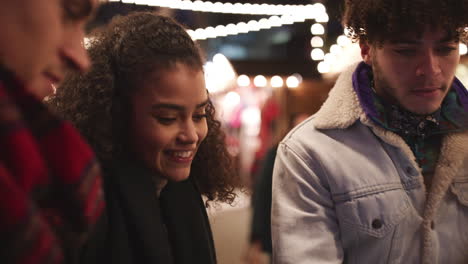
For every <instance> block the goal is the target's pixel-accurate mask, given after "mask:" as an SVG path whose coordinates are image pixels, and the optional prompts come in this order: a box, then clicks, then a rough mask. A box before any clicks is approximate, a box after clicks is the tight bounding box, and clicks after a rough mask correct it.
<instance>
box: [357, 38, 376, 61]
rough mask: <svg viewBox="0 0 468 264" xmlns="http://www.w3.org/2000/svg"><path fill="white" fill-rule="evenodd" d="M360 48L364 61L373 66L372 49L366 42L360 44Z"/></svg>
mask: <svg viewBox="0 0 468 264" xmlns="http://www.w3.org/2000/svg"><path fill="white" fill-rule="evenodd" d="M359 47H360V48H361V57H362V60H363V61H364V62H365V63H366V64H368V65H369V66H372V52H373V49H372V47H371V46H370V45H369V43H368V42H367V41H365V40H363V41H360V42H359Z"/></svg>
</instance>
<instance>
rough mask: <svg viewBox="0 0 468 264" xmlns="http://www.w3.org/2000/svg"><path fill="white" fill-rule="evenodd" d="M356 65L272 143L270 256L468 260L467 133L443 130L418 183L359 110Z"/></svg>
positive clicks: (403, 147) (406, 151) (403, 152)
mask: <svg viewBox="0 0 468 264" xmlns="http://www.w3.org/2000/svg"><path fill="white" fill-rule="evenodd" d="M354 69H355V66H353V67H350V68H349V69H347V70H346V71H345V72H343V73H342V74H341V76H340V77H339V78H338V80H337V82H336V84H335V87H334V88H333V89H332V91H331V92H330V95H329V98H328V99H327V101H326V102H325V104H324V105H323V106H322V108H321V109H320V110H319V112H318V113H317V114H315V115H314V116H312V117H311V118H309V119H308V120H306V121H304V122H303V123H301V124H300V125H299V126H298V127H296V128H295V129H293V130H292V131H291V132H290V133H289V134H288V135H287V136H286V137H285V138H284V140H283V141H282V142H281V143H280V146H279V148H278V153H277V158H276V161H275V169H274V173H273V200H272V217H271V221H272V242H273V263H281V264H287V263H294V264H301V263H327V264H328V263H359V264H361V263H372V264H373V263H424V264H426V263H440V264H445V263H451V264H452V263H454V264H457V263H468V227H467V225H468V133H452V134H448V135H446V136H445V137H444V139H443V141H442V148H441V152H440V156H439V161H438V163H437V167H436V171H435V173H434V175H433V178H432V185H431V188H430V189H429V190H426V187H425V185H424V180H423V176H422V174H421V169H420V167H419V166H418V164H417V163H416V161H415V157H414V155H413V153H412V152H411V149H410V148H409V147H408V145H407V144H406V143H405V142H404V141H403V139H401V138H400V137H399V136H398V135H396V134H394V133H392V132H390V131H387V130H384V129H382V128H380V127H377V126H375V125H374V124H373V123H372V121H370V120H369V119H368V118H367V117H366V115H365V113H364V112H363V110H362V108H361V106H360V104H359V101H358V98H357V95H356V94H355V92H354V90H353V87H352V82H351V78H352V74H353V71H354Z"/></svg>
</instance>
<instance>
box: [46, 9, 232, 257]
mask: <svg viewBox="0 0 468 264" xmlns="http://www.w3.org/2000/svg"><path fill="white" fill-rule="evenodd" d="M89 53H90V57H91V59H92V63H93V66H92V68H91V71H90V72H89V73H87V74H84V75H80V74H76V75H73V76H71V77H70V78H68V79H67V80H66V81H65V82H64V83H63V85H61V86H60V87H59V88H58V89H57V93H56V94H55V95H54V96H53V97H51V98H50V99H49V101H48V104H49V105H50V106H51V108H52V109H54V110H55V111H56V112H57V113H58V114H60V115H61V116H62V117H64V118H66V119H69V120H71V121H72V122H73V123H74V124H75V126H76V127H77V128H78V129H79V130H80V131H81V132H82V134H83V135H84V136H85V137H86V138H87V140H88V141H89V143H90V144H91V145H92V146H93V147H94V149H95V151H96V153H97V155H98V157H99V159H100V161H101V163H102V166H103V168H104V169H105V174H106V177H105V192H106V199H107V202H108V207H107V217H106V218H103V219H102V221H101V225H100V227H99V228H98V229H97V230H96V232H95V235H94V237H92V239H91V240H90V241H89V242H88V244H87V247H86V248H85V249H84V250H83V255H82V257H83V259H82V261H83V263H125V264H129V263H135V264H136V263H216V256H215V249H214V246H213V239H212V234H211V230H210V225H209V222H208V218H207V214H206V210H205V206H207V203H208V202H209V201H219V202H228V203H232V202H233V200H234V198H235V193H234V188H235V187H236V186H237V184H238V178H237V174H236V172H235V169H234V168H233V162H232V160H231V157H230V155H229V153H228V152H227V150H226V146H225V143H224V138H225V134H224V133H223V131H222V130H221V124H220V122H219V121H217V120H216V119H215V109H214V107H213V104H212V102H211V101H210V98H209V95H208V92H207V91H206V88H205V81H204V73H203V60H202V56H201V54H200V50H199V48H198V47H197V45H196V44H195V43H194V42H193V41H192V39H191V38H190V36H189V35H188V34H187V33H186V31H185V29H184V28H183V27H182V26H181V25H179V24H177V23H176V22H175V21H173V20H172V19H170V18H167V17H162V16H158V15H156V14H153V13H149V12H139V13H133V14H131V15H129V16H125V17H118V18H116V19H114V20H113V21H112V22H111V23H110V24H109V25H108V26H107V27H105V28H103V29H100V30H99V31H96V32H95V33H94V34H93V35H92V37H91V43H90V47H89ZM201 195H204V196H206V198H207V203H204V202H203V200H202V196H201Z"/></svg>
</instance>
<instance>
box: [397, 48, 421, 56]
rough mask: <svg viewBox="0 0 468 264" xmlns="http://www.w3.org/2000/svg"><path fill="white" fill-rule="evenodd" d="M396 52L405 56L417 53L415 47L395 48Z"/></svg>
mask: <svg viewBox="0 0 468 264" xmlns="http://www.w3.org/2000/svg"><path fill="white" fill-rule="evenodd" d="M395 52H396V53H398V54H400V55H403V56H412V55H415V54H416V50H414V49H395Z"/></svg>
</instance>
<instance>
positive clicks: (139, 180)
mask: <svg viewBox="0 0 468 264" xmlns="http://www.w3.org/2000/svg"><path fill="white" fill-rule="evenodd" d="M116 164H117V165H115V166H114V168H113V169H112V170H110V171H109V172H110V173H108V174H107V175H108V176H107V178H106V179H105V192H106V199H107V205H108V207H107V210H106V213H107V216H106V217H104V218H103V219H101V223H100V225H99V227H98V229H97V230H96V232H95V235H94V236H93V237H92V238H91V239H90V241H89V242H88V244H87V247H86V248H85V249H84V251H83V259H82V261H81V263H86V264H89V263H113V264H120V263H121V264H140V263H145V264H146V263H148V264H157V263H158V264H159V263H164V264H169V263H176V264H186V263H203V264H205V263H206V264H211V263H216V254H215V248H214V244H213V238H212V234H211V228H210V225H209V221H208V217H207V214H206V210H205V207H204V204H203V201H202V199H201V196H200V193H199V191H198V190H197V188H196V186H195V184H194V182H193V181H192V180H191V179H189V180H186V181H183V182H178V183H172V182H170V183H168V184H167V185H166V186H165V187H164V189H163V191H162V192H161V196H160V198H159V199H158V197H157V196H156V190H155V185H154V182H153V181H152V179H151V173H150V172H149V171H148V170H146V169H144V168H141V167H140V166H137V165H135V164H133V163H131V162H122V161H120V162H118V163H116Z"/></svg>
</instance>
